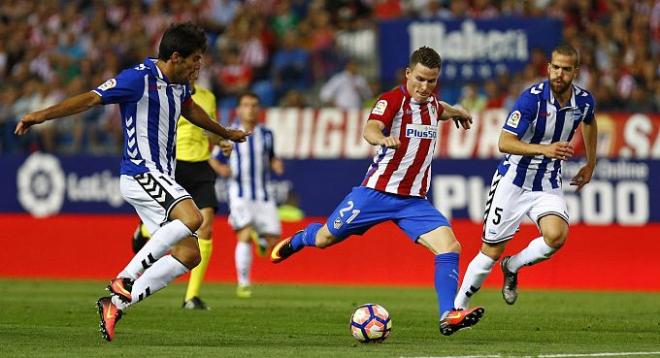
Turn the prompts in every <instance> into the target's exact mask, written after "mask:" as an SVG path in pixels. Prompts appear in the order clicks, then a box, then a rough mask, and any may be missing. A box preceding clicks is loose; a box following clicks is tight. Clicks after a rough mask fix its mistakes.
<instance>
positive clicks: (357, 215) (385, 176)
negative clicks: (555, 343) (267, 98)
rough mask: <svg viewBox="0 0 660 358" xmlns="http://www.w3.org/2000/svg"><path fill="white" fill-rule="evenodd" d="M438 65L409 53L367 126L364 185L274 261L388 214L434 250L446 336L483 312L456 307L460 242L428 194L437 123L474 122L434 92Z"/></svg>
mask: <svg viewBox="0 0 660 358" xmlns="http://www.w3.org/2000/svg"><path fill="white" fill-rule="evenodd" d="M440 65H441V59H440V55H438V53H437V52H435V51H434V50H433V49H431V48H429V47H421V48H419V49H417V50H416V51H414V52H413V53H412V55H411V57H410V64H409V66H408V68H406V83H405V84H404V85H402V86H399V87H397V88H395V89H393V90H391V91H389V92H386V93H384V94H382V95H381V96H380V97H379V98H378V101H377V102H376V104H375V106H374V107H373V109H372V111H371V114H370V115H369V119H368V121H367V123H366V124H365V126H364V130H363V137H364V139H365V140H366V141H367V142H369V143H370V144H372V145H377V146H379V147H380V150H379V151H378V153H377V154H376V156H375V157H374V160H373V164H371V166H370V167H369V169H368V170H367V173H366V176H365V178H364V180H363V181H362V184H361V185H360V186H357V187H355V188H353V190H352V191H351V192H350V193H349V194H348V195H347V196H346V197H345V198H344V200H343V201H342V202H341V203H340V204H339V206H337V208H336V209H335V211H334V212H333V213H332V214H331V215H330V216H329V218H328V221H327V222H326V223H325V224H323V225H321V224H320V223H313V224H310V225H309V226H307V227H306V228H305V229H304V230H301V231H300V232H298V233H296V234H295V235H294V236H292V237H289V238H287V239H284V240H282V241H280V242H279V243H278V244H277V245H276V246H275V247H274V248H273V251H272V252H271V261H273V262H274V263H278V262H281V261H283V260H285V259H287V258H288V257H290V256H291V255H293V254H294V253H296V252H298V251H300V250H301V249H303V248H304V247H306V246H314V247H319V248H325V247H328V246H330V245H333V244H336V243H338V242H340V241H342V240H344V239H345V238H347V237H348V236H350V235H361V234H363V233H364V232H365V231H367V230H368V229H369V228H371V227H372V226H374V225H376V224H378V223H381V222H384V221H388V220H391V221H393V222H394V223H395V224H396V225H397V226H399V227H400V228H401V229H402V230H403V231H404V232H405V233H406V234H407V235H408V237H409V238H410V239H411V240H412V241H413V242H414V243H419V244H421V245H423V246H425V247H426V248H428V249H429V250H430V251H431V252H432V253H433V254H434V255H435V290H436V294H437V299H438V306H439V314H440V324H439V328H440V333H442V334H443V335H447V336H448V335H451V334H453V333H454V332H456V331H458V330H460V329H463V328H467V327H469V326H472V325H474V324H476V323H477V322H478V321H479V320H480V319H481V317H482V315H483V313H484V310H483V308H481V307H476V308H473V309H470V310H456V309H454V297H455V296H456V288H457V287H458V257H459V253H460V249H461V246H460V244H459V242H458V241H457V240H456V237H455V236H454V233H453V231H452V229H451V227H450V226H449V222H448V221H447V219H446V218H445V217H444V216H443V215H442V214H441V213H440V212H439V211H438V210H437V209H436V208H434V207H433V206H432V205H431V203H430V202H429V201H428V200H427V199H426V193H427V191H428V188H429V184H430V180H431V160H432V159H433V153H434V152H435V145H436V141H437V135H438V123H439V121H442V120H448V119H453V120H454V121H455V124H456V126H457V127H458V125H459V123H460V125H461V126H462V127H463V128H464V129H469V128H470V126H471V123H472V117H471V116H470V115H469V114H468V113H467V112H465V111H464V110H462V109H460V108H456V107H452V106H450V105H448V104H447V103H445V102H442V101H440V100H438V99H437V98H436V97H435V95H434V89H435V87H436V85H437V82H438V76H439V74H440Z"/></svg>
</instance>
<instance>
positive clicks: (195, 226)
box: [181, 210, 204, 232]
mask: <svg viewBox="0 0 660 358" xmlns="http://www.w3.org/2000/svg"><path fill="white" fill-rule="evenodd" d="M181 221H182V222H183V224H184V225H186V227H188V229H190V231H192V232H196V231H197V230H199V228H200V227H201V226H202V222H203V221H204V218H203V217H202V213H201V212H199V210H195V211H192V212H190V213H189V214H188V215H186V216H185V217H184V218H182V219H181Z"/></svg>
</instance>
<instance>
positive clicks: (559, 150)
mask: <svg viewBox="0 0 660 358" xmlns="http://www.w3.org/2000/svg"><path fill="white" fill-rule="evenodd" d="M543 155H545V156H546V157H549V158H553V159H561V160H566V159H568V158H570V157H572V156H573V146H572V145H571V143H569V142H555V143H552V144H548V145H546V147H545V153H543Z"/></svg>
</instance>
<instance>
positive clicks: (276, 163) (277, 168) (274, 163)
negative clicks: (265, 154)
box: [270, 157, 284, 175]
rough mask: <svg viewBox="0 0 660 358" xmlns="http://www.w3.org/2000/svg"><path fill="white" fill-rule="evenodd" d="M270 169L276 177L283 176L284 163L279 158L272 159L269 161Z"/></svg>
mask: <svg viewBox="0 0 660 358" xmlns="http://www.w3.org/2000/svg"><path fill="white" fill-rule="evenodd" d="M270 169H272V170H273V172H274V173H275V174H277V175H282V174H284V162H283V161H282V159H280V158H277V157H275V158H273V159H271V160H270Z"/></svg>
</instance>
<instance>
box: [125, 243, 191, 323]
mask: <svg viewBox="0 0 660 358" xmlns="http://www.w3.org/2000/svg"><path fill="white" fill-rule="evenodd" d="M188 271H190V270H189V269H188V268H187V267H186V266H185V265H184V264H182V263H181V261H179V260H177V259H175V258H174V257H172V255H167V256H163V258H161V259H160V260H158V261H156V263H155V264H153V266H151V267H150V268H149V269H148V270H146V271H145V272H144V274H143V275H142V276H140V278H138V279H137V280H136V281H135V282H134V283H133V289H132V290H131V297H132V300H131V303H124V302H122V301H121V300H120V299H119V298H118V297H116V296H113V297H112V303H113V304H114V305H115V306H117V308H119V309H121V310H123V309H126V308H127V307H128V306H131V305H134V304H136V303H138V302H140V301H142V300H143V299H145V298H147V297H149V296H150V295H153V294H154V293H156V292H158V291H159V290H161V289H162V288H164V287H165V286H167V285H168V284H169V283H170V282H172V280H174V279H175V278H177V277H179V276H181V275H183V274H184V273H186V272H188Z"/></svg>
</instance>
